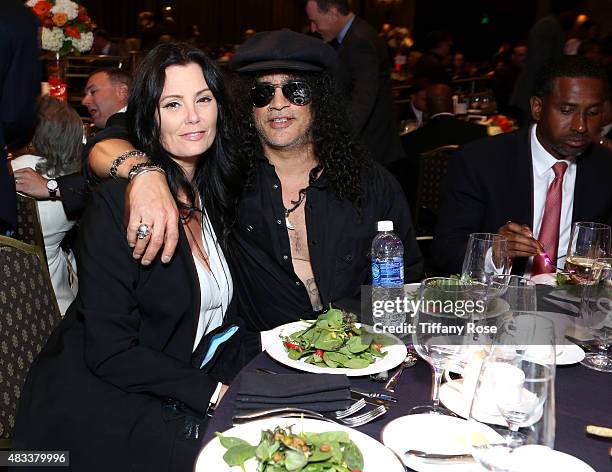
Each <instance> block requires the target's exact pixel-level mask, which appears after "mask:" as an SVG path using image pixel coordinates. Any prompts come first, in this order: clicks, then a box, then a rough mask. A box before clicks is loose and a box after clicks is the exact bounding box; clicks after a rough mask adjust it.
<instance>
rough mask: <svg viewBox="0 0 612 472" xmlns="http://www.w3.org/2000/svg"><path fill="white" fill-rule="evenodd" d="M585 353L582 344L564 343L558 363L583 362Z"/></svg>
mask: <svg viewBox="0 0 612 472" xmlns="http://www.w3.org/2000/svg"><path fill="white" fill-rule="evenodd" d="M584 356H585V353H584V351H583V350H582V348H581V347H580V346H577V345H576V344H574V343H568V344H564V345H563V351H562V352H561V354H558V355H557V365H570V364H577V363H578V362H582V359H584Z"/></svg>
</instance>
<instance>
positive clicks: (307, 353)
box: [261, 309, 406, 376]
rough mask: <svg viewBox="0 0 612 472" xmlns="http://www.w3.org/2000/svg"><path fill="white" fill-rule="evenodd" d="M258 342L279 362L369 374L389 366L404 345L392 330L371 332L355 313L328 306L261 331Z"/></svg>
mask: <svg viewBox="0 0 612 472" xmlns="http://www.w3.org/2000/svg"><path fill="white" fill-rule="evenodd" d="M261 339H262V346H263V348H264V350H265V351H267V352H268V354H269V355H270V356H271V357H272V358H273V359H275V360H277V361H278V362H280V363H281V364H284V365H286V366H288V367H292V368H294V369H298V370H302V371H305V372H313V373H322V372H324V373H329V374H345V375H348V376H360V375H370V374H377V373H379V372H383V371H385V370H390V369H393V368H394V367H396V366H398V365H399V364H400V363H401V362H402V361H403V360H404V358H405V357H406V346H405V345H404V344H403V343H402V342H401V341H400V340H399V339H398V338H397V337H396V336H393V335H392V334H388V333H384V334H382V333H375V332H374V331H373V329H372V328H371V327H369V326H367V325H362V324H360V323H357V322H356V317H355V315H352V314H350V313H345V312H342V311H341V310H337V309H331V310H329V311H327V312H325V313H323V314H321V315H320V316H319V317H318V318H317V319H316V320H302V321H296V322H293V323H288V324H285V325H282V326H279V327H277V328H275V329H272V330H270V331H264V332H263V333H262V334H261Z"/></svg>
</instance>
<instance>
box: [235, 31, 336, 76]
mask: <svg viewBox="0 0 612 472" xmlns="http://www.w3.org/2000/svg"><path fill="white" fill-rule="evenodd" d="M336 62H337V56H336V51H334V48H332V47H331V46H330V45H328V44H327V43H325V42H323V41H321V40H320V39H317V38H313V37H312V36H306V35H305V34H300V33H296V32H295V31H291V30H289V29H282V30H277V31H264V32H261V33H257V34H256V35H255V36H253V37H252V38H250V39H249V40H247V41H245V42H244V44H242V45H241V46H239V47H238V49H236V54H234V57H233V58H232V59H231V61H230V66H231V67H232V68H233V69H235V70H236V71H238V72H265V71H271V70H297V71H313V72H320V71H322V70H326V69H327V70H329V71H330V72H332V71H333V69H334V68H335V64H336Z"/></svg>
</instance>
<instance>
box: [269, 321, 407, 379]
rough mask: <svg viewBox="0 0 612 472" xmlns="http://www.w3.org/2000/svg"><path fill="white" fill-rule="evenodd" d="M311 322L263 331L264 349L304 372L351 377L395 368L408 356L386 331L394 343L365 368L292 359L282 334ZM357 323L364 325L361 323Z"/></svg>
mask: <svg viewBox="0 0 612 472" xmlns="http://www.w3.org/2000/svg"><path fill="white" fill-rule="evenodd" d="M310 323H312V321H309V322H305V321H295V322H293V323H288V324H285V325H282V326H278V327H276V328H274V329H271V330H270V331H263V332H262V333H261V344H262V347H263V349H264V351H267V352H268V354H270V357H272V359H275V360H277V361H278V362H280V363H281V364H284V365H286V366H289V367H293V368H294V369H298V370H302V371H304V372H313V373H316V374H320V373H326V374H345V375H347V376H349V377H356V376H359V375H370V374H378V373H379V372H384V371H385V370H390V369H393V368H394V367H397V366H398V365H400V364H401V363H402V361H403V360H404V359H405V358H406V353H407V351H406V346H404V343H402V342H401V341H400V340H399V339H398V338H397V337H395V336H393V335H392V334H387V333H385V336H388V337H390V338H391V339H392V342H393V344H391V345H390V346H386V347H384V348H383V349H382V351H383V352H387V355H386V356H385V357H383V358H376V360H375V361H374V362H373V363H372V364H370V365H369V366H367V367H364V368H363V369H347V368H340V367H337V368H332V367H317V366H316V365H313V364H308V363H306V362H304V361H303V360H297V361H296V360H293V359H290V358H289V356H288V355H287V350H286V349H285V346H283V342H282V340H281V336H289V335H290V334H292V333H295V332H296V331H300V330H302V329H305V328H307V327H308V326H310ZM356 325H357V326H358V327H359V326H362V325H360V324H359V323H356ZM363 327H364V328H366V329H368V330H370V331H371V329H372V328H370V327H369V326H367V325H363Z"/></svg>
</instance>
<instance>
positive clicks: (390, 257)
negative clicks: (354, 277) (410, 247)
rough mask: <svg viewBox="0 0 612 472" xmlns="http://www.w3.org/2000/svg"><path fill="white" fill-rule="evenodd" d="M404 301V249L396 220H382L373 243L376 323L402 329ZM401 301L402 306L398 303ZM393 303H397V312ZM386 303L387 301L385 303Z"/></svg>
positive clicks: (373, 296)
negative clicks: (395, 231) (395, 225)
mask: <svg viewBox="0 0 612 472" xmlns="http://www.w3.org/2000/svg"><path fill="white" fill-rule="evenodd" d="M403 298H404V246H403V244H402V241H401V239H400V238H398V237H397V235H396V234H395V233H394V232H393V221H379V222H378V234H377V235H376V237H375V238H374V240H373V241H372V310H373V311H372V313H373V315H374V323H377V322H379V323H382V324H383V325H386V326H387V325H393V326H398V325H399V324H400V323H403V322H404V321H405V318H406V314H405V313H404V312H403V310H402V309H401V307H402V305H401V302H402V300H403ZM396 300H399V302H400V303H399V304H398V303H396ZM389 301H391V302H393V306H394V308H393V309H390V307H391V305H390V304H389V303H388V302H389ZM385 302H387V303H386V304H385Z"/></svg>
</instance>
